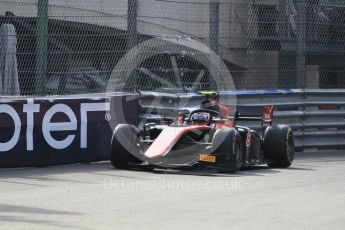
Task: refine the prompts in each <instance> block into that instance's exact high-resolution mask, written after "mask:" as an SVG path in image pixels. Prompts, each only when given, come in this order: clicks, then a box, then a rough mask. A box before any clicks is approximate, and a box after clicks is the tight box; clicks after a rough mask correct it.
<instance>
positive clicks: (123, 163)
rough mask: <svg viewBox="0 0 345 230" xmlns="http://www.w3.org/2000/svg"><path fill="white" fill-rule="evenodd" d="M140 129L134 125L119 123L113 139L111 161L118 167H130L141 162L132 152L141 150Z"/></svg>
mask: <svg viewBox="0 0 345 230" xmlns="http://www.w3.org/2000/svg"><path fill="white" fill-rule="evenodd" d="M138 142H139V137H138V130H137V128H136V127H135V126H133V125H128V124H120V125H117V126H116V128H115V130H114V133H113V137H112V140H111V151H110V161H111V164H112V165H113V166H114V167H116V168H118V169H129V168H130V167H131V166H132V165H133V164H138V163H140V160H139V159H137V158H135V157H134V156H133V155H132V154H131V152H132V153H137V152H139V147H138Z"/></svg>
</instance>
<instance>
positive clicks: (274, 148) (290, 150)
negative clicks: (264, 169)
mask: <svg viewBox="0 0 345 230" xmlns="http://www.w3.org/2000/svg"><path fill="white" fill-rule="evenodd" d="M263 148H264V157H265V158H266V159H267V160H268V161H269V163H268V166H270V167H279V168H287V167H289V166H290V165H291V164H292V162H293V159H294V155H295V145H294V137H293V131H292V129H291V128H290V127H289V126H287V125H277V126H273V127H271V126H269V127H267V128H266V130H265V133H264V146H263Z"/></svg>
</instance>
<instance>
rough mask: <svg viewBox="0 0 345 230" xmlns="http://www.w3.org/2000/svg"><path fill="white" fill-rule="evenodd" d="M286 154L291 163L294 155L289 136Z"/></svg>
mask: <svg viewBox="0 0 345 230" xmlns="http://www.w3.org/2000/svg"><path fill="white" fill-rule="evenodd" d="M287 154H288V158H289V161H291V160H292V159H293V157H294V154H295V147H294V141H293V137H292V136H291V135H290V136H289V140H288V146H287Z"/></svg>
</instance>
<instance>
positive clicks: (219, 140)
mask: <svg viewBox="0 0 345 230" xmlns="http://www.w3.org/2000/svg"><path fill="white" fill-rule="evenodd" d="M212 153H213V154H214V155H215V156H218V158H220V159H221V160H220V161H221V162H219V163H218V166H219V167H220V168H221V169H220V170H219V172H222V173H223V172H230V173H234V172H236V171H238V170H239V169H240V168H241V167H242V162H243V154H242V141H241V136H240V134H239V133H238V131H237V130H236V129H230V128H223V129H219V130H217V131H216V132H215V134H214V137H213V141H212Z"/></svg>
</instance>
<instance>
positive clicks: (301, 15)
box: [296, 0, 307, 89]
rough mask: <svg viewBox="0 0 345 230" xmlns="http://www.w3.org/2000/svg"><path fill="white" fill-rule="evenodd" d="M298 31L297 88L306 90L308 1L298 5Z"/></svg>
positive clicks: (303, 0) (300, 1)
mask: <svg viewBox="0 0 345 230" xmlns="http://www.w3.org/2000/svg"><path fill="white" fill-rule="evenodd" d="M297 11H298V29H297V45H296V71H297V87H298V88H301V89H303V88H305V55H306V52H305V45H306V44H305V43H306V19H307V18H306V0H299V1H298V3H297Z"/></svg>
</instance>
